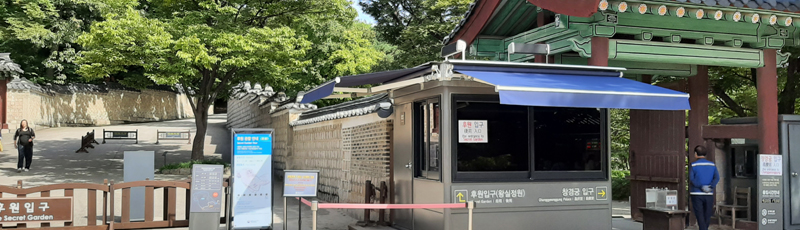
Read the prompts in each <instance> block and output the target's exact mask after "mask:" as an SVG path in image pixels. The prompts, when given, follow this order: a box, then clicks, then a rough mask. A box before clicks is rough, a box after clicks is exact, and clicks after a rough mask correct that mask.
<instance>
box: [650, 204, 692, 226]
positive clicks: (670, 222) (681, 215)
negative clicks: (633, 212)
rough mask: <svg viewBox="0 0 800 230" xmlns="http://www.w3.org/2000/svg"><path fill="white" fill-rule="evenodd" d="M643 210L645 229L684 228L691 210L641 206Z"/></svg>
mask: <svg viewBox="0 0 800 230" xmlns="http://www.w3.org/2000/svg"><path fill="white" fill-rule="evenodd" d="M639 210H640V211H642V217H643V221H642V222H643V223H642V225H644V228H643V229H644V230H650V229H658V230H667V229H668V230H683V229H685V227H686V216H687V215H689V213H690V212H688V211H682V210H669V209H660V208H644V207H641V208H639Z"/></svg>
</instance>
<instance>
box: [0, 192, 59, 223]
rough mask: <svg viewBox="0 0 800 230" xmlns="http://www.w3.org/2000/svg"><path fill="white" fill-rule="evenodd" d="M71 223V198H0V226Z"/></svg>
mask: <svg viewBox="0 0 800 230" xmlns="http://www.w3.org/2000/svg"><path fill="white" fill-rule="evenodd" d="M53 221H72V197H42V198H0V224H6V223H8V224H12V223H36V222H53Z"/></svg>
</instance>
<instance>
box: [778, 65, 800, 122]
mask: <svg viewBox="0 0 800 230" xmlns="http://www.w3.org/2000/svg"><path fill="white" fill-rule="evenodd" d="M798 62H800V60H798V59H792V60H789V66H788V68H787V69H788V70H787V73H786V85H785V86H784V87H783V91H781V93H780V94H778V114H794V110H795V102H796V101H797V97H798V86H799V85H800V79H798V78H800V76H798V74H797V68H798V64H800V63H798Z"/></svg>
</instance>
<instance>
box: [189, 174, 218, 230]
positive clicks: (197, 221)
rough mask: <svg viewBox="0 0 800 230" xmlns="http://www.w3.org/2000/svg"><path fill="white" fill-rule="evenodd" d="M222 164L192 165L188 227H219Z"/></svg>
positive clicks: (210, 228) (200, 228) (209, 228)
mask: <svg viewBox="0 0 800 230" xmlns="http://www.w3.org/2000/svg"><path fill="white" fill-rule="evenodd" d="M223 167H224V166H222V165H207V164H195V165H192V190H191V202H192V203H191V206H190V208H189V210H190V213H189V229H198V230H203V229H208V230H212V229H214V230H216V229H219V215H220V212H221V211H222V194H223V193H222V174H223V170H224V168H223Z"/></svg>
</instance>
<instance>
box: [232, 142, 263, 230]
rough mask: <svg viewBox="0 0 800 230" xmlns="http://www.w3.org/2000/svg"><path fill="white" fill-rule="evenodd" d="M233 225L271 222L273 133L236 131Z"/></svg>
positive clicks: (254, 224)
mask: <svg viewBox="0 0 800 230" xmlns="http://www.w3.org/2000/svg"><path fill="white" fill-rule="evenodd" d="M232 196H233V217H234V221H233V228H234V229H236V228H239V229H242V228H259V229H261V228H267V227H270V226H271V225H272V134H271V133H257V134H254V133H247V134H243V133H236V131H235V130H234V134H233V195H232Z"/></svg>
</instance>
